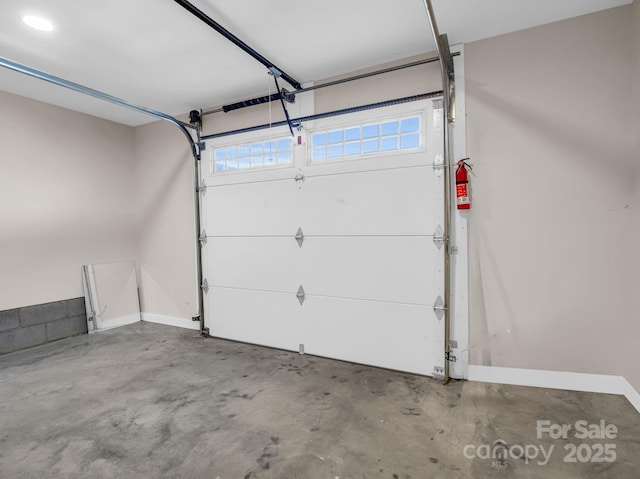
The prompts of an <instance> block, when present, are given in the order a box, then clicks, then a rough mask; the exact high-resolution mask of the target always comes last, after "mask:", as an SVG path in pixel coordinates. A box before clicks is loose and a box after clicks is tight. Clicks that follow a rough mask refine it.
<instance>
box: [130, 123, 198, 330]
mask: <svg viewBox="0 0 640 479" xmlns="http://www.w3.org/2000/svg"><path fill="white" fill-rule="evenodd" d="M134 138H135V149H134V151H135V154H134V157H135V167H134V169H135V182H136V193H135V194H136V196H135V198H136V199H135V206H136V208H135V209H136V225H137V235H136V258H137V263H138V280H139V288H140V303H141V308H142V312H143V313H147V314H156V315H161V316H169V317H171V318H176V319H182V320H185V321H191V317H193V316H197V315H198V302H197V296H196V295H197V289H196V288H197V281H196V273H195V254H196V250H195V244H196V243H195V226H194V225H195V219H194V213H193V211H194V206H193V190H194V184H193V181H192V166H191V165H192V156H191V150H190V148H189V143H188V142H187V141H186V139H185V137H184V135H183V133H182V132H181V131H180V130H178V128H176V127H175V126H174V125H171V124H169V123H167V122H155V123H150V124H147V125H143V126H139V127H137V128H135V133H134Z"/></svg>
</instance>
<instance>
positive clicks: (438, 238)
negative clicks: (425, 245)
mask: <svg viewBox="0 0 640 479" xmlns="http://www.w3.org/2000/svg"><path fill="white" fill-rule="evenodd" d="M433 242H434V243H435V245H436V246H437V247H438V249H440V248H442V245H443V244H444V231H442V227H441V226H440V225H438V227H437V228H436V230H435V231H434V233H433Z"/></svg>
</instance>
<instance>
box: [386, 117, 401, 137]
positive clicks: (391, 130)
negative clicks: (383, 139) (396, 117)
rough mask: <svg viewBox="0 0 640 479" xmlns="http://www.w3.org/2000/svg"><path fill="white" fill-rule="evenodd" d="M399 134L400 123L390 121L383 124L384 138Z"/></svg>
mask: <svg viewBox="0 0 640 479" xmlns="http://www.w3.org/2000/svg"><path fill="white" fill-rule="evenodd" d="M397 134H398V122H397V121H389V122H387V123H383V124H382V136H388V135H397Z"/></svg>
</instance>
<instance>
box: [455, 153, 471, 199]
mask: <svg viewBox="0 0 640 479" xmlns="http://www.w3.org/2000/svg"><path fill="white" fill-rule="evenodd" d="M468 159H469V158H465V159H464V160H460V161H458V169H457V170H456V200H457V204H458V209H459V210H469V209H471V196H470V193H471V192H470V190H469V177H468V176H467V169H469V170H471V165H469V163H467V162H466V160H468Z"/></svg>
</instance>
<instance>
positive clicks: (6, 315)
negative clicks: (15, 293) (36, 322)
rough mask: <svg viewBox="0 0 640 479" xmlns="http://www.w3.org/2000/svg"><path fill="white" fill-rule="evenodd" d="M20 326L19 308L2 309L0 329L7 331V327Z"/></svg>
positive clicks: (0, 312)
mask: <svg viewBox="0 0 640 479" xmlns="http://www.w3.org/2000/svg"><path fill="white" fill-rule="evenodd" d="M19 326H20V319H19V318H18V310H17V309H8V310H6V311H0V331H6V330H7V329H15V328H17V327H19Z"/></svg>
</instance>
